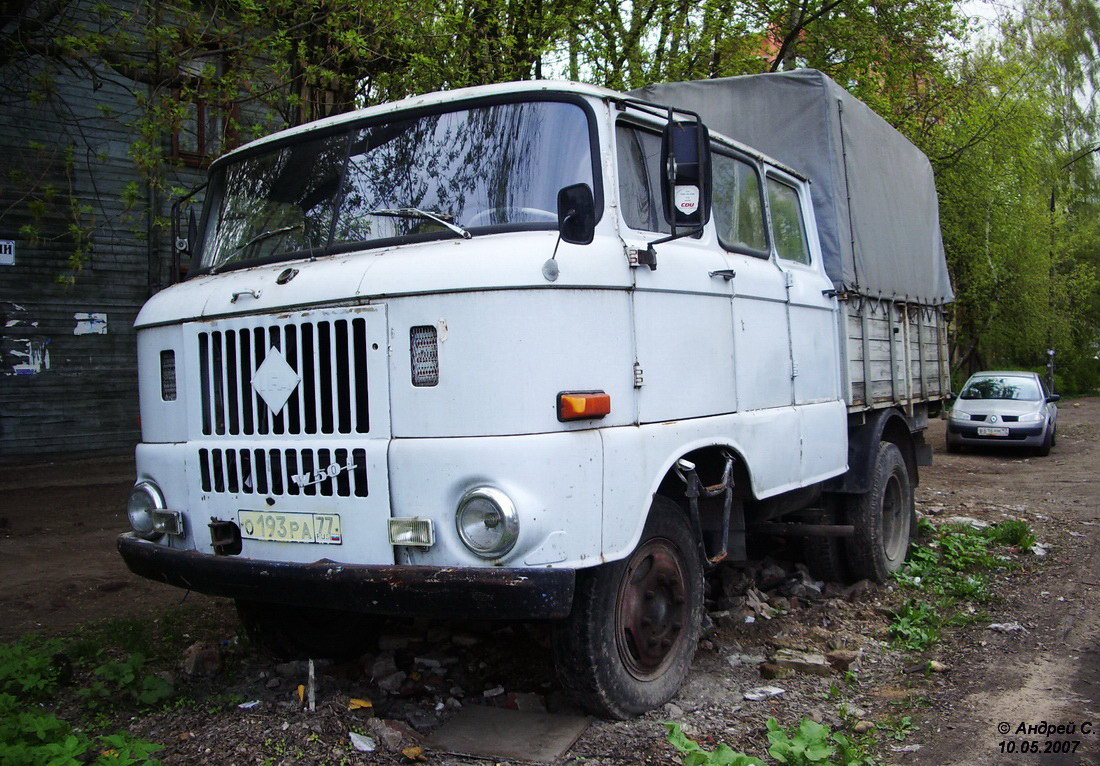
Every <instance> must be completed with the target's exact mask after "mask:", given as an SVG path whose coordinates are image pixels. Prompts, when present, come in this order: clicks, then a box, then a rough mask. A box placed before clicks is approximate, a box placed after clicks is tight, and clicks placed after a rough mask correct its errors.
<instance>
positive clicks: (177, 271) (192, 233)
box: [171, 184, 206, 282]
mask: <svg viewBox="0 0 1100 766" xmlns="http://www.w3.org/2000/svg"><path fill="white" fill-rule="evenodd" d="M205 188H206V184H202V185H201V186H196V187H195V188H194V189H192V190H191V191H189V192H187V194H184V195H183V196H182V197H178V198H177V199H176V201H175V202H173V203H172V214H171V215H172V259H171V264H172V269H171V271H172V274H171V280H172V282H179V281H180V280H181V279H182V278H183V276H184V275H185V274H186V273H187V269H188V268H189V266H188V265H187V264H184V263H183V257H184V256H188V257H190V256H191V255H192V254H193V253H194V252H195V247H196V245H197V244H198V240H199V225H198V223H197V222H196V220H195V208H194V207H190V208H189V209H188V211H187V212H188V215H187V230H186V233H185V232H184V231H183V226H182V218H183V205H184V203H185V202H188V200H190V199H191V198H192V197H194V196H195V195H196V194H198V193H199V192H201V191H202V190H203V189H205Z"/></svg>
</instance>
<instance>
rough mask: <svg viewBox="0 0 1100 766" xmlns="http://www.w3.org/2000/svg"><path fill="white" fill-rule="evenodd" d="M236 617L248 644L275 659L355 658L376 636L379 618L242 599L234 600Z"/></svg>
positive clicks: (333, 610)
mask: <svg viewBox="0 0 1100 766" xmlns="http://www.w3.org/2000/svg"><path fill="white" fill-rule="evenodd" d="M237 615H238V616H239V617H240V619H241V624H242V625H243V626H244V630H245V634H246V635H247V636H248V639H249V641H251V642H252V644H253V645H254V646H257V647H259V648H260V649H262V650H263V651H265V652H267V653H268V654H270V655H271V656H272V657H273V658H275V659H278V660H300V659H308V658H314V659H320V658H325V659H333V660H346V659H350V658H352V657H357V656H358V655H360V654H362V653H363V652H364V651H366V650H367V648H368V647H369V645H370V643H371V642H372V641H373V640H374V638H375V637H376V636H377V630H378V628H377V626H378V624H379V620H380V619H381V618H378V617H373V616H369V615H364V614H354V613H351V612H341V611H337V610H335V609H320V608H315V607H298V606H287V605H285V604H268V603H263V602H259V601H246V600H244V599H237Z"/></svg>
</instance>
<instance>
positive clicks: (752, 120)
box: [631, 69, 954, 304]
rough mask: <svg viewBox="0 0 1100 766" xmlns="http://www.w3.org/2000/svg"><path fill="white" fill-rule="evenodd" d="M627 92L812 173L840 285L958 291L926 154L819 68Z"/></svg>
mask: <svg viewBox="0 0 1100 766" xmlns="http://www.w3.org/2000/svg"><path fill="white" fill-rule="evenodd" d="M631 95H632V96H634V97H636V98H640V99H643V100H645V101H650V102H654V103H658V104H665V105H668V106H676V107H679V108H681V109H688V110H691V111H693V112H697V113H698V114H699V115H700V116H701V117H702V118H703V122H705V123H706V124H707V127H709V128H710V129H711V130H713V131H715V132H718V133H721V134H723V135H725V136H728V137H729V138H733V139H735V140H737V141H740V142H741V143H744V144H747V145H749V146H751V147H753V148H754V149H757V150H759V151H761V152H763V153H764V154H766V155H769V156H771V157H773V158H774V159H776V160H779V161H780V162H782V163H784V164H786V165H788V166H790V167H791V168H793V169H794V170H797V171H798V172H799V173H801V174H803V175H805V176H806V177H807V178H809V179H810V181H811V182H812V183H811V190H812V195H811V196H812V197H813V202H814V211H815V214H816V216H817V226H818V232H819V234H820V238H821V248H822V251H823V253H824V257H825V270H826V272H827V273H828V275H829V276H830V277H831V278H832V280H833V282H834V283H835V284H836V286H837V288H838V289H840V290H844V291H851V292H857V293H859V294H861V295H867V296H871V297H875V298H888V299H893V300H902V301H906V302H912V303H923V304H942V303H947V302H950V301H951V300H953V297H954V295H953V293H952V291H951V281H950V278H949V277H948V273H947V262H946V259H945V258H944V252H943V239H942V237H941V234H940V224H939V205H938V202H937V199H936V187H935V183H934V181H933V178H932V166H931V165H930V164H929V162H928V158H927V157H925V156H924V154H923V153H922V152H921V151H920V150H919V149H918V148H917V147H915V146H914V145H913V144H911V143H910V142H909V141H908V140H907V139H906V138H905V137H904V136H902V135H901V134H900V133H898V132H897V131H896V130H894V128H892V127H891V126H890V125H889V124H888V123H887V122H886V121H885V120H884V119H882V118H881V117H879V116H878V115H877V114H875V113H874V112H873V111H872V110H871V109H870V107H868V106H867V105H866V104H864V103H863V102H862V101H859V100H858V99H857V98H856V97H855V96H853V95H851V94H850V93H848V92H847V91H846V90H844V89H843V88H841V87H840V86H839V85H838V84H837V83H836V82H834V81H833V80H832V79H831V78H829V77H828V76H826V75H825V74H823V73H822V72H819V71H817V70H815V69H801V70H796V71H793V72H781V73H775V74H761V75H748V76H745V77H727V78H724V79H717V80H699V81H695V82H678V83H666V84H661V85H649V86H647V87H645V88H642V89H641V90H637V91H634V92H633V93H632V94H631Z"/></svg>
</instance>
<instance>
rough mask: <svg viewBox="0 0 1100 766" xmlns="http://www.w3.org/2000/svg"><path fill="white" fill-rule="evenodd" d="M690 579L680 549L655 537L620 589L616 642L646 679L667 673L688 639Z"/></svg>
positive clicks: (634, 669) (643, 548) (639, 554)
mask: <svg viewBox="0 0 1100 766" xmlns="http://www.w3.org/2000/svg"><path fill="white" fill-rule="evenodd" d="M688 610H689V606H688V600H687V575H686V573H685V572H684V567H683V564H682V562H681V553H680V551H679V549H678V548H677V547H676V546H675V545H674V544H673V543H672V542H671V541H669V540H665V539H663V538H654V539H652V540H648V541H646V542H645V543H644V544H643V545H642V546H641V547H639V548H638V550H636V551H635V552H634V554H633V555H632V556H631V557H630V561H629V562H628V563H627V567H626V571H625V572H624V573H623V578H622V581H621V583H620V585H619V594H618V600H617V609H616V619H615V628H616V629H615V638H616V644H617V645H618V649H619V656H620V658H621V659H622V662H623V666H624V667H625V668H626V669H627V671H628V672H629V673H630V674H631V675H632V676H634V677H635V678H637V679H638V680H640V681H648V680H652V679H654V678H657V677H658V676H660V675H662V674H663V673H664V672H665V670H666V669H667V667H668V665H669V664H670V663H671V662H672V661H673V659H675V657H676V655H677V652H678V651H679V649H680V647H681V645H682V644H683V642H684V641H685V640H686V639H685V634H686V633H687V632H688V631H686V630H685V628H686V626H687V619H688Z"/></svg>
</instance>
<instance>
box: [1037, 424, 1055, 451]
mask: <svg viewBox="0 0 1100 766" xmlns="http://www.w3.org/2000/svg"><path fill="white" fill-rule="evenodd" d="M1053 446H1054V431H1053V430H1051V431H1048V432H1047V435H1046V436H1045V437H1043V443H1042V444H1040V445H1039V446H1038V447H1036V448H1035V454H1036V455H1038V456H1039V457H1046V456H1047V455H1049V454H1050V448H1051V447H1053Z"/></svg>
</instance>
